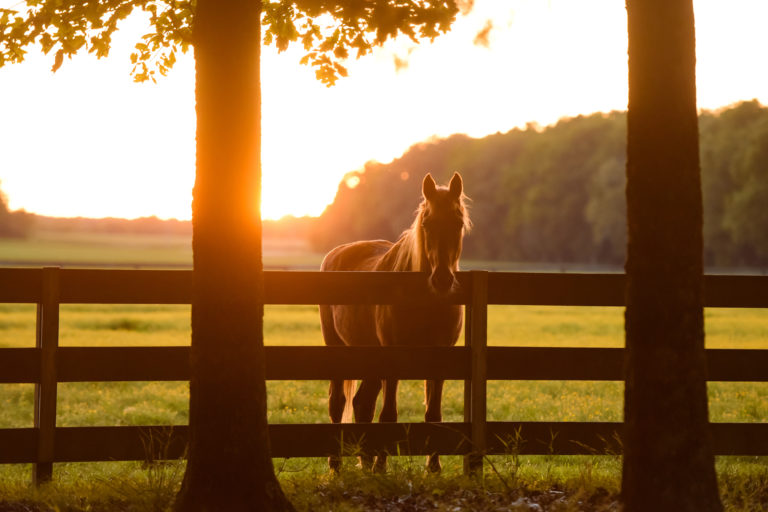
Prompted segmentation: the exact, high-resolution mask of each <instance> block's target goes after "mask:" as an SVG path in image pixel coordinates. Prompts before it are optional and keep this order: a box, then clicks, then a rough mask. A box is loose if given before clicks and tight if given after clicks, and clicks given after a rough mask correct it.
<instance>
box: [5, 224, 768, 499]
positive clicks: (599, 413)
mask: <svg viewBox="0 0 768 512" xmlns="http://www.w3.org/2000/svg"><path fill="white" fill-rule="evenodd" d="M54 238H55V237H54ZM135 241H136V240H134V242H135ZM38 242H40V243H43V242H42V241H38ZM48 243H52V244H59V245H56V246H57V247H59V248H61V247H62V245H61V244H66V243H67V242H66V240H51V239H49V240H48ZM105 243H106V242H105ZM123 243H125V240H122V241H120V243H116V244H114V245H115V246H116V247H117V249H116V250H115V252H114V253H110V252H109V251H107V252H101V251H96V252H94V249H93V247H92V246H91V247H90V249H84V248H83V241H81V242H80V243H74V245H73V249H72V251H73V252H72V253H71V257H72V258H73V259H72V260H71V261H76V260H77V258H80V261H93V260H95V259H96V258H90V259H87V258H86V256H88V255H94V254H98V257H99V258H101V259H100V260H99V261H103V262H105V263H107V264H108V263H110V258H111V256H109V255H110V254H113V255H114V257H117V256H118V255H122V256H123V259H122V260H120V262H121V263H124V262H125V261H126V260H125V255H126V253H125V251H124V250H120V247H121V244H123ZM29 249H30V248H29V247H27V249H26V252H25V251H24V250H23V247H17V248H16V249H14V248H12V247H11V248H9V247H8V246H7V245H5V242H4V243H3V244H2V246H0V261H2V260H3V258H5V261H8V260H9V259H10V257H9V256H8V255H9V254H11V255H13V254H15V253H14V252H13V251H18V255H19V257H25V255H26V257H28V258H29V255H30V251H29ZM49 249H50V248H49ZM156 249H157V248H156ZM37 250H39V251H40V252H35V251H37ZM152 250H153V248H152V244H151V243H150V241H147V243H146V244H145V246H144V248H143V249H141V251H148V252H142V253H138V252H137V253H135V254H134V256H135V258H136V259H135V260H133V261H136V262H140V261H154V262H157V261H160V260H158V259H154V260H147V259H146V258H147V257H148V256H147V255H148V254H155V255H156V256H157V254H161V255H162V258H161V260H162V261H164V262H166V263H167V262H169V261H172V258H170V256H169V254H171V253H172V251H171V252H168V251H169V250H170V249H169V248H168V247H161V248H159V249H158V250H159V251H160V252H158V253H152V252H151V251H152ZM137 251H138V249H137ZM31 254H33V256H34V255H40V254H42V255H44V254H50V253H49V252H48V249H46V248H45V246H44V244H43V245H37V246H34V251H32V253H31ZM58 254H64V253H63V252H61V253H59V252H57V255H58ZM178 254H179V255H180V256H179V260H178V261H182V260H184V258H186V257H187V256H183V250H182V249H181V245H180V246H179V253H178ZM108 256H109V257H108ZM134 256H132V258H133V257H134ZM274 256H275V260H274V261H276V262H279V261H280V256H279V254H277V253H275V255H274ZM296 257H297V259H296V260H290V259H284V260H283V261H284V262H287V263H286V265H288V264H290V261H299V260H301V259H302V257H301V256H296ZM142 258H145V259H142ZM169 258H170V259H169ZM305 258H306V259H305V260H304V261H309V260H310V259H312V258H316V256H308V257H305ZM43 259H44V258H43ZM14 261H15V260H14ZM30 261H32V263H31V264H33V265H34V264H35V263H34V261H37V259H35V258H32V259H31V260H30ZM111 261H113V262H114V261H117V260H111ZM186 261H188V260H186ZM705 314H706V331H707V339H706V343H707V347H709V348H768V310H758V309H707V310H706V313H705ZM189 324H190V322H189V306H123V305H106V306H98V305H76V306H75V305H64V306H62V307H61V321H60V344H61V345H62V346H147V345H150V346H161V345H187V344H189V339H190V327H189ZM264 335H265V343H266V344H267V345H322V337H321V334H320V325H319V318H318V311H317V307H316V306H267V308H266V313H265V328H264ZM34 339H35V307H34V305H13V304H0V348H2V347H31V346H34ZM488 339H489V343H490V344H491V345H497V346H501V345H510V346H554V347H563V346H571V347H621V346H623V310H622V309H621V308H607V307H594V308H577V307H533V306H531V307H524V306H491V307H490V308H489V318H488ZM327 386H328V384H327V382H325V381H322V382H319V381H309V382H286V381H280V382H269V383H268V397H269V411H268V415H269V421H270V422H272V423H316V422H327V421H328V415H327ZM708 389H709V398H710V418H711V420H712V421H715V422H766V421H768V384H763V383H718V382H713V383H709V385H708ZM622 395H623V385H622V383H620V382H572V381H555V382H501V381H491V382H489V383H488V419H489V420H520V421H621V418H622V401H623V396H622ZM462 396H463V384H462V383H461V382H456V381H453V382H448V383H447V385H446V389H445V396H444V401H443V404H444V405H443V417H444V420H445V421H461V420H462V418H463V402H462ZM188 398H189V396H188V385H187V384H186V383H177V382H137V383H127V382H117V383H62V384H59V386H58V411H57V424H58V425H59V426H88V425H142V424H144V425H147V424H185V423H187V421H188ZM399 409H400V420H401V421H421V420H422V419H423V414H424V406H423V383H422V382H416V381H407V382H404V383H402V385H401V390H400V394H399ZM32 424H33V386H32V385H24V384H11V385H0V428H17V427H30V426H32ZM416 459H418V460H412V459H409V458H400V459H394V464H395V467H396V468H400V469H402V471H401V472H399V473H398V472H395V474H394V475H393V476H392V477H391V481H387V480H383V481H382V482H384V483H383V484H381V483H379V484H377V485H385V486H386V485H389V486H390V487H391V488H390V491H392V492H396V491H398V489H400V487H399V486H404V485H406V483H404V482H406V480H407V481H408V482H409V483H408V484H407V485H414V484H413V482H414V481H416V480H418V479H419V478H422V479H424V478H427V477H425V476H419V477H415V476H414V475H415V474H416V473H418V472H419V471H420V468H421V465H422V464H423V461H422V460H421V459H420V458H416ZM490 460H491V462H494V464H495V469H498V470H499V475H497V476H498V479H499V480H498V481H497V482H496V484H498V483H499V482H501V481H502V479H504V478H506V479H513V480H514V481H515V482H523V483H525V485H527V486H529V487H532V488H536V487H537V486H539V487H541V488H546V487H548V486H549V487H551V486H552V485H553V482H555V485H565V486H566V487H567V486H568V485H580V484H578V483H579V482H582V483H584V482H585V481H587V480H588V481H589V483H590V485H591V486H592V488H594V487H598V486H599V487H605V488H607V489H608V490H609V491H611V492H615V491H616V490H617V489H618V482H619V480H618V478H619V473H620V461H619V460H618V459H617V458H615V457H523V458H518V457H514V456H509V457H494V458H492V459H490ZM350 463H351V461H350ZM444 464H445V471H444V476H445V478H448V479H451V478H460V477H459V475H460V473H461V461H460V459H459V458H455V457H454V458H450V457H448V458H445V460H444ZM276 465H277V468H278V471H279V472H280V474H281V478H282V479H283V481H284V482H285V484H284V485H286V486H287V489H289V492H292V493H293V496H294V497H297V496H300V495H301V496H304V497H303V498H301V499H303V500H307V503H308V504H307V505H306V506H305V509H314V508H317V507H316V506H315V505H313V504H312V503H315V502H313V501H312V500H313V499H316V496H310V495H306V496H305V495H303V494H302V493H303V492H305V491H303V490H302V485H303V484H301V482H304V483H306V482H307V481H311V482H313V483H314V482H321V483H320V485H321V486H325V487H324V489H325V491H323V492H328V493H330V494H333V493H334V492H339V493H341V492H342V491H341V490H340V489H339V488H336V487H334V486H337V485H340V484H338V483H336V484H334V483H333V482H331V481H329V480H328V479H327V477H326V476H324V475H325V461H323V460H319V459H294V460H289V461H276ZM174 468H176V469H174ZM718 469H719V473H720V478H721V486H725V487H723V489H724V491H723V492H724V494H726V495H727V493H728V492H731V491H729V490H728V489H731V488H732V489H733V492H734V493H736V494H737V495H738V496H739V497H738V498H734V500H735V501H734V502H733V503H737V502H740V501H739V500H741V501H744V500H745V499H746V498H744V496H745V495H750V493H751V494H754V495H755V496H757V497H756V498H754V500H752V501H750V500H749V499H746V500H747V501H745V502H744V503H746V505H745V506H743V507H741V506H740V505H738V506H737V505H734V504H732V506H730V507H729V510H750V509H754V510H760V508H759V507H753V506H752V505H751V504H754V503H758V504H759V503H762V504H768V490H767V489H768V483H767V482H768V462H767V461H766V460H765V459H763V458H755V457H742V458H719V461H718ZM152 471H154V472H155V473H152ZM179 471H180V470H179V469H178V465H176V466H174V465H169V466H164V469H162V471H160V472H158V470H157V469H156V468H155V469H152V468H150V470H146V468H142V467H141V466H140V465H139V464H136V463H92V464H59V465H57V466H56V479H57V481H58V482H59V483H58V484H57V485H61V486H63V488H65V489H69V490H68V491H66V493H72V492H75V491H74V490H73V489H78V490H77V491H76V493H84V494H87V493H88V492H90V491H88V488H89V487H88V486H99V485H101V488H106V489H107V490H108V491H109V492H110V493H113V494H114V495H116V496H118V497H119V496H120V495H122V494H126V495H127V494H131V493H132V490H135V489H134V487H136V486H139V487H141V486H144V487H142V488H147V487H148V488H156V490H157V492H158V493H160V492H165V491H163V489H166V488H169V489H171V491H169V492H170V496H172V489H173V488H175V487H174V486H176V485H178V477H179V476H180V472H179ZM414 471H416V473H414ZM164 472H165V473H164ZM177 473H178V474H177ZM419 474H420V473H419ZM318 475H321V476H318ZM404 475H405V476H404ZM408 475H410V476H408ZM489 475H491V476H489V478H496V476H493V475H496V473H495V472H490V471H489ZM744 475H746V476H744ZM406 477H407V478H406ZM351 478H356V477H351ZM360 478H363V477H362V476H361V477H360ZM404 478H405V480H404ZM408 478H411V480H408ZM413 478H416V480H413ZM28 481H29V472H28V468H27V466H24V465H22V466H19V465H16V466H14V465H6V466H0V502H2V500H3V499H4V497H7V496H10V497H14V496H26V495H27V494H24V493H25V492H27V491H23V489H25V488H26V485H27V483H28ZM418 481H419V482H421V484H419V485H428V486H432V487H434V488H436V489H438V492H449V491H448V490H446V489H444V488H443V487H441V486H448V485H453V484H447V483H445V482H447V480H445V481H443V483H442V484H441V483H436V482H434V481H431V480H430V481H426V480H418ZM110 482H112V483H110ZM114 482H123V483H120V484H116V483H114ZM291 482H293V483H291ZM387 482H389V483H387ZM574 482H575V484H574ZM358 483H359V482H358ZM488 485H491V484H488ZM505 485H506V484H505ZM67 486H69V487H67ZM728 486H731V487H728ZM291 489H293V490H291ZM334 489H335V490H334ZM441 489H442V490H441ZM166 490H167V489H166ZM100 492H106V491H100ZM377 492H379V491H377ZM451 492H452V491H451ZM305 494H306V493H305ZM315 494H316V493H315ZM133 495H134V496H135V493H133ZM740 507H741V508H740ZM750 507H751V508H750ZM61 508H62V509H66V507H61ZM148 509H153V507H149V508H148ZM353 509H354V508H353ZM73 510H79V509H78V508H76V507H75V508H73Z"/></svg>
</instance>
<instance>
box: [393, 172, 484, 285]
mask: <svg viewBox="0 0 768 512" xmlns="http://www.w3.org/2000/svg"><path fill="white" fill-rule="evenodd" d="M440 188H444V187H440ZM468 200H469V199H468V198H467V196H466V195H464V194H463V193H462V194H461V197H459V208H458V213H459V215H461V220H462V223H463V226H464V232H465V233H469V231H470V230H471V229H472V221H471V220H470V219H469V213H468V208H467V201H468ZM426 210H427V200H426V199H422V201H421V203H420V204H419V206H418V208H416V217H415V218H414V220H413V224H411V227H410V228H408V229H406V230H405V231H403V233H402V234H401V235H400V238H399V239H398V240H397V242H395V246H394V249H396V250H395V258H394V262H393V266H392V270H396V271H413V272H421V271H422V270H425V268H424V260H425V256H424V240H423V234H424V233H423V231H422V230H421V223H422V221H423V220H424V214H425V212H426Z"/></svg>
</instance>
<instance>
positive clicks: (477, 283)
mask: <svg viewBox="0 0 768 512" xmlns="http://www.w3.org/2000/svg"><path fill="white" fill-rule="evenodd" d="M471 275H472V295H471V298H470V301H469V304H468V305H467V319H466V331H465V340H466V344H467V345H468V346H469V350H470V361H471V363H470V367H471V371H472V373H471V377H470V380H469V381H464V421H465V422H469V424H470V431H471V440H472V453H471V454H469V455H467V456H465V457H464V473H465V474H476V475H480V476H482V471H483V456H484V455H485V450H486V403H487V397H486V388H487V385H486V384H487V377H488V371H487V358H486V353H487V350H486V348H487V346H488V272H486V271H480V270H477V271H472V272H471Z"/></svg>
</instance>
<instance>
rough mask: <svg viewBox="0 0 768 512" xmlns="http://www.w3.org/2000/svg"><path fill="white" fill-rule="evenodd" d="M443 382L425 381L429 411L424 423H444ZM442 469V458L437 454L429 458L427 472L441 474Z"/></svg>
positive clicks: (425, 415) (425, 414) (426, 413)
mask: <svg viewBox="0 0 768 512" xmlns="http://www.w3.org/2000/svg"><path fill="white" fill-rule="evenodd" d="M443 382H444V381H442V380H426V381H424V389H425V394H426V401H427V410H426V412H425V413H424V421H425V422H428V423H431V422H440V421H443V413H442V410H441V406H442V398H443ZM441 469H442V466H441V465H440V456H439V455H437V454H433V455H428V456H427V470H428V471H430V472H432V473H439V472H440V470H441Z"/></svg>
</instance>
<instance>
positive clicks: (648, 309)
mask: <svg viewBox="0 0 768 512" xmlns="http://www.w3.org/2000/svg"><path fill="white" fill-rule="evenodd" d="M627 14H628V30H629V109H628V114H627V224H628V247H627V262H626V273H627V291H626V297H627V308H626V361H625V378H626V383H625V398H624V423H625V426H624V436H623V446H624V458H623V475H622V498H623V501H624V506H625V510H627V511H629V512H634V511H647V510H657V511H676V512H679V511H691V512H693V511H718V510H721V509H722V505H721V504H720V499H719V496H718V490H717V481H716V476H715V468H714V462H715V461H714V456H713V453H712V443H711V439H710V434H709V424H708V421H709V417H708V404H707V387H706V386H707V384H706V365H705V357H704V318H703V299H702V297H703V290H702V286H703V264H702V247H703V244H702V202H701V184H700V172H699V139H698V128H697V115H696V82H695V61H696V55H695V38H694V23H693V2H692V1H691V0H679V1H673V2H670V1H667V0H628V1H627Z"/></svg>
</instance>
